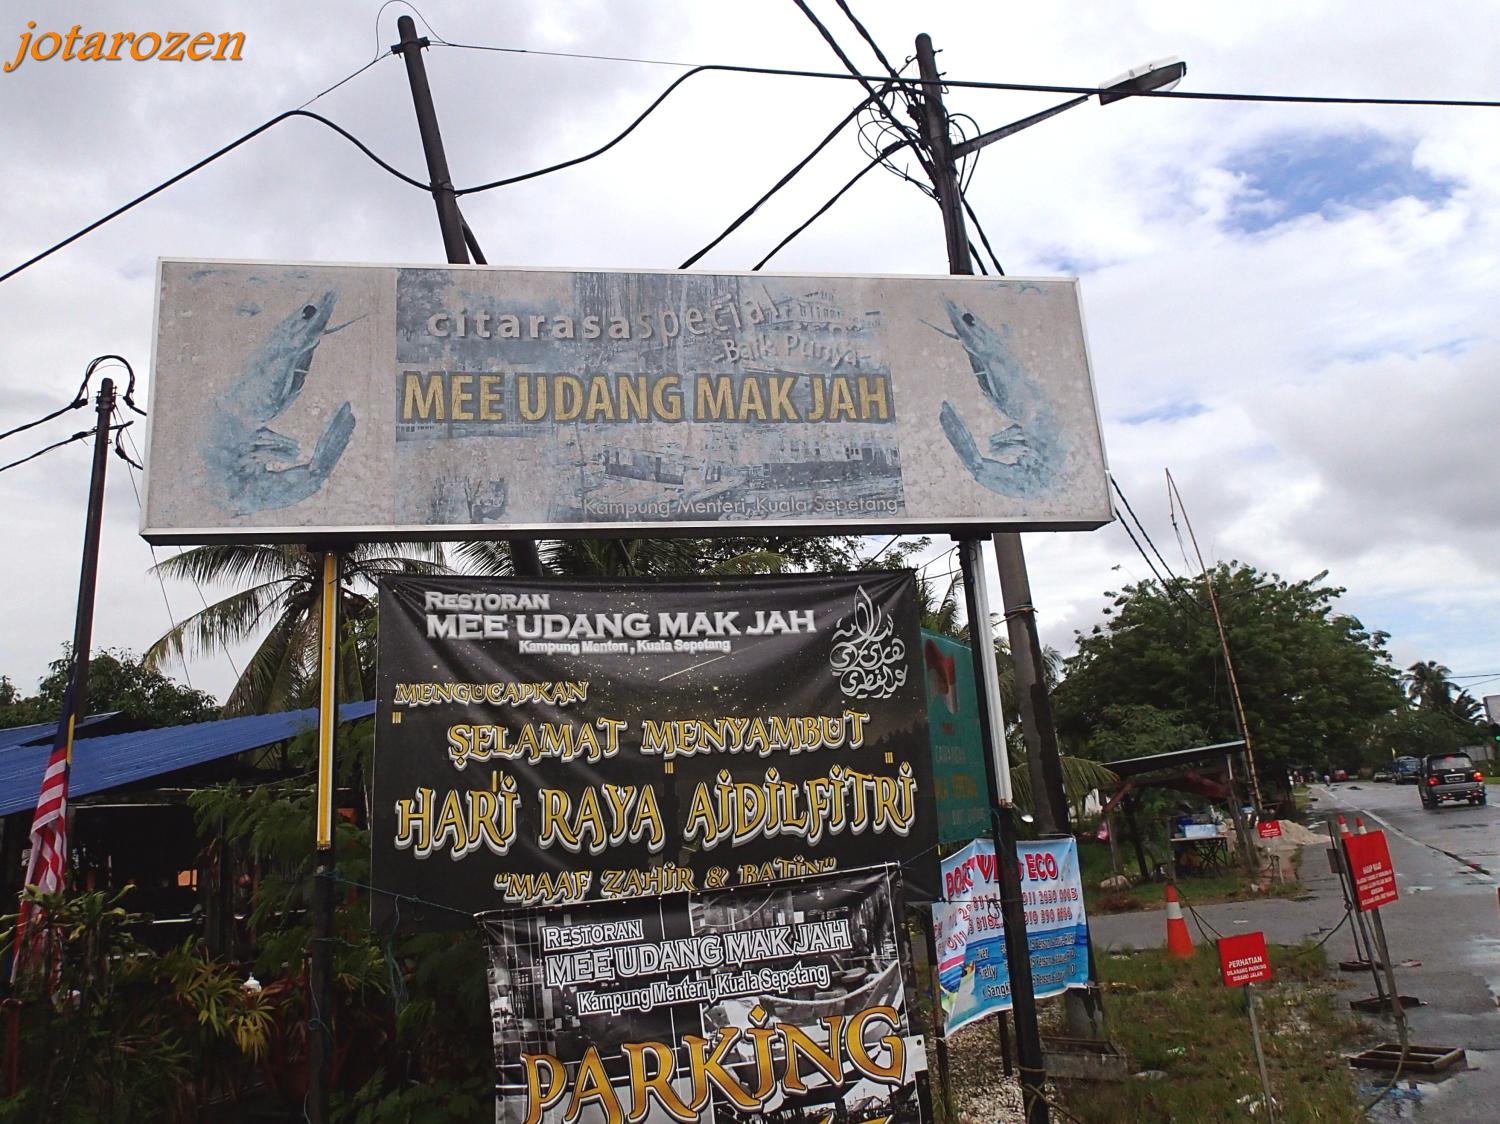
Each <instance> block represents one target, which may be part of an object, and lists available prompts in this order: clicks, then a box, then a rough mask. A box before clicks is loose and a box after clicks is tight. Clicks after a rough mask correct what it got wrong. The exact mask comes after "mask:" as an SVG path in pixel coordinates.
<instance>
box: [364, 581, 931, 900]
mask: <svg viewBox="0 0 1500 1124" xmlns="http://www.w3.org/2000/svg"><path fill="white" fill-rule="evenodd" d="M920 653H921V645H920V640H919V633H918V629H917V602H916V590H915V582H914V579H913V576H912V575H911V573H910V572H909V571H885V572H877V573H869V572H866V573H859V574H839V575H797V576H785V577H761V578H722V579H703V578H693V579H684V580H657V581H642V580H639V579H637V580H631V581H603V580H601V581H590V580H584V579H563V578H555V579H545V580H526V581H520V580H499V579H475V578H451V577H450V578H420V579H418V578H410V579H399V580H388V581H386V582H384V583H382V586H381V591H380V659H379V668H380V671H379V685H378V696H379V698H378V703H377V710H376V721H377V727H376V730H377V733H376V739H375V767H374V816H373V825H372V826H373V832H374V845H373V854H372V870H373V873H372V877H373V879H374V883H375V885H376V886H377V887H379V888H380V889H382V890H384V891H387V893H386V894H381V895H377V906H376V912H377V920H378V922H379V923H381V924H382V925H396V924H398V923H399V924H400V925H401V926H403V927H425V928H434V927H456V926H459V925H464V924H467V920H468V915H470V914H473V913H478V912H481V911H483V910H486V909H495V908H500V907H503V906H507V905H554V904H564V903H571V902H579V901H584V900H587V899H592V898H628V897H638V896H641V895H652V894H662V893H670V892H674V891H686V890H691V891H703V890H714V889H727V888H731V887H735V886H745V885H757V884H761V883H765V882H770V881H774V880H776V879H781V878H802V877H806V876H809V875H813V874H819V873H826V872H831V871H838V870H844V869H847V868H849V867H853V866H860V867H863V866H867V865H869V864H870V863H872V862H893V863H898V864H904V872H905V880H906V884H907V886H908V889H909V891H910V892H911V893H912V894H913V895H914V896H915V897H917V898H931V897H933V896H935V895H936V894H937V893H938V879H937V858H936V850H935V848H936V843H937V814H936V809H935V805H934V802H933V784H932V763H931V753H930V746H929V741H928V736H927V719H926V711H927V706H926V698H925V691H924V688H923V681H922V672H921V667H920V664H919V663H917V662H916V661H917V660H918V659H919V658H920ZM392 895H405V896H408V897H410V898H413V899H417V900H419V901H425V902H428V903H436V904H437V905H438V906H441V907H443V908H426V909H425V911H424V908H423V907H421V906H420V905H414V904H411V903H405V904H403V905H402V906H401V908H400V910H399V911H398V910H397V909H396V906H395V904H394V902H395V898H394V897H393V896H392ZM398 912H399V917H398Z"/></svg>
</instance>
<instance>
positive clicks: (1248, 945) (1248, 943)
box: [1219, 933, 1271, 987]
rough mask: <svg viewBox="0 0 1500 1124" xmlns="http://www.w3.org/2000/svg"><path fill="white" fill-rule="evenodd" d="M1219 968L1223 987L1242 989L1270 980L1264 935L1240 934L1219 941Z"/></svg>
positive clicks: (1269, 965) (1269, 961)
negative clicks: (1222, 977) (1222, 976)
mask: <svg viewBox="0 0 1500 1124" xmlns="http://www.w3.org/2000/svg"><path fill="white" fill-rule="evenodd" d="M1219 967H1220V968H1221V969H1222V970H1223V972H1224V986H1225V987H1242V986H1244V985H1245V984H1252V983H1256V982H1258V981H1260V980H1268V979H1270V978H1271V959H1270V957H1269V956H1267V955H1266V935H1265V934H1264V933H1242V934H1241V935H1240V936H1238V937H1221V938H1220V940H1219Z"/></svg>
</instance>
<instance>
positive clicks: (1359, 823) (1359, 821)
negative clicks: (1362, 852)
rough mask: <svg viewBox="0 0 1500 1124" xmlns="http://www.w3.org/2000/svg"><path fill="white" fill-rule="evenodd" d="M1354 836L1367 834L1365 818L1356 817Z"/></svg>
mask: <svg viewBox="0 0 1500 1124" xmlns="http://www.w3.org/2000/svg"><path fill="white" fill-rule="evenodd" d="M1354 834H1355V835H1363V834H1365V821H1364V818H1363V817H1362V816H1355V817H1354Z"/></svg>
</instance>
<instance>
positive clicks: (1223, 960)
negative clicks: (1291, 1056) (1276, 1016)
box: [1218, 933, 1276, 1124]
mask: <svg viewBox="0 0 1500 1124" xmlns="http://www.w3.org/2000/svg"><path fill="white" fill-rule="evenodd" d="M1218 946H1219V969H1220V971H1221V972H1222V973H1223V975H1224V986H1225V987H1243V988H1244V989H1245V1010H1246V1011H1247V1012H1248V1013H1249V1015H1250V1037H1251V1038H1252V1039H1253V1040H1254V1042H1255V1063H1256V1065H1257V1066H1258V1067H1259V1068H1260V1087H1261V1091H1262V1093H1264V1094H1265V1098H1266V1119H1267V1120H1268V1121H1270V1124H1276V1102H1275V1099H1274V1098H1273V1097H1272V1096H1271V1077H1270V1074H1269V1073H1267V1071H1266V1052H1265V1049H1264V1047H1262V1046H1261V1042H1260V1025H1259V1024H1258V1023H1257V1022H1256V1021H1255V992H1254V990H1253V989H1252V987H1251V985H1252V984H1254V983H1257V982H1259V981H1260V980H1269V979H1270V978H1271V959H1270V956H1269V954H1268V953H1267V951H1266V935H1265V934H1264V933H1242V934H1240V935H1239V936H1235V937H1221V938H1220V939H1219V942H1218Z"/></svg>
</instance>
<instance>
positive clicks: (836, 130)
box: [677, 98, 870, 269]
mask: <svg viewBox="0 0 1500 1124" xmlns="http://www.w3.org/2000/svg"><path fill="white" fill-rule="evenodd" d="M869 104H870V99H869V98H866V99H865V100H864V101H862V102H860V103H859V104H858V105H856V106H855V107H854V108H853V109H852V110H850V111H849V113H848V114H847V115H845V117H844V119H843V120H842V121H840V122H839V123H838V124H837V125H835V126H834V127H833V130H832V131H831V132H830V133H829V134H828V135H827V136H826V137H824V138H823V139H822V140H820V141H819V142H818V143H817V144H816V145H815V146H814V147H813V150H812V151H811V152H809V153H808V154H807V155H806V156H804V157H803V158H802V159H801V160H800V161H798V162H797V163H796V164H795V165H794V166H793V167H792V170H791V171H789V172H787V174H786V175H784V176H782V177H781V178H780V179H779V180H777V181H776V183H775V184H774V185H773V186H772V188H771V190H770V191H767V192H766V193H765V194H764V195H762V196H761V197H760V198H759V199H757V200H756V201H755V202H754V203H752V204H751V205H750V207H749V209H748V210H746V211H745V212H744V214H742V215H740V217H739V218H737V219H735V220H734V221H733V222H732V223H730V224H729V225H728V226H726V227H725V228H724V229H723V231H722V232H720V234H719V236H718V237H717V238H715V239H714V240H713V241H712V242H710V243H709V244H708V245H706V246H704V247H703V249H701V250H699V251H698V252H697V253H696V254H694V255H692V257H690V258H688V259H687V261H685V262H683V263H682V264H681V265H680V266H678V267H677V268H678V269H689V268H691V267H692V265H693V263H694V262H696V261H697V260H698V259H699V258H701V257H702V256H703V255H704V254H706V253H708V252H709V251H710V250H712V249H713V248H714V247H715V246H717V245H718V244H719V243H720V242H722V241H724V239H726V238H728V237H729V236H730V235H731V234H733V233H734V232H735V231H736V230H738V229H739V228H740V226H741V224H743V223H744V222H745V221H746V220H747V219H749V218H750V216H751V215H753V214H755V212H756V211H758V210H760V208H761V205H762V204H764V203H765V201H766V200H767V199H769V198H771V196H773V195H775V194H776V193H777V192H778V191H780V190H781V189H782V188H783V187H785V186H786V185H787V184H789V183H790V182H791V181H792V178H793V177H794V176H796V175H797V173H798V172H800V171H802V169H803V168H805V167H807V165H808V164H810V163H811V162H812V159H813V157H815V156H816V155H817V154H818V153H820V152H822V151H823V149H825V148H827V147H828V145H829V144H831V143H832V142H833V138H834V137H836V136H838V135H839V134H840V133H842V132H843V131H844V128H845V127H846V126H847V125H848V124H849V122H850V121H853V120H854V119H855V118H856V117H858V116H859V115H860V114H861V113H862V112H864V110H865V108H866V107H867V106H869Z"/></svg>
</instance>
